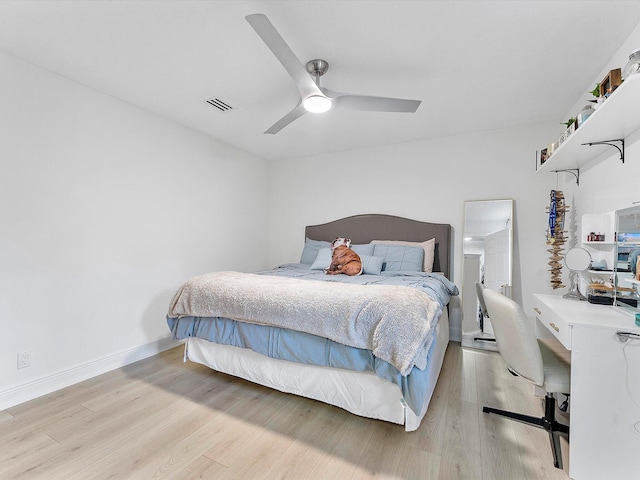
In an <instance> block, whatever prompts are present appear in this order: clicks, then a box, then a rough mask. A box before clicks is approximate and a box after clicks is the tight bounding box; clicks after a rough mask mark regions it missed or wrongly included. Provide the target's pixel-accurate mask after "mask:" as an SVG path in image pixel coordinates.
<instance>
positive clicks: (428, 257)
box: [371, 238, 436, 272]
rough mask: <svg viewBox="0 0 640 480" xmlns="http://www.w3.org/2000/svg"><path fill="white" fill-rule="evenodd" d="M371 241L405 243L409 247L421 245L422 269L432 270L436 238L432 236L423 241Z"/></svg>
mask: <svg viewBox="0 0 640 480" xmlns="http://www.w3.org/2000/svg"><path fill="white" fill-rule="evenodd" d="M371 243H388V244H390V245H406V246H411V247H422V249H423V250H424V259H423V260H422V271H423V272H432V271H433V260H434V258H435V249H436V239H435V238H432V239H431V240H427V241H425V242H405V241H404V240H371Z"/></svg>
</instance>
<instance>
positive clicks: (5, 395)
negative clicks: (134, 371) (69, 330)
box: [0, 337, 183, 411]
mask: <svg viewBox="0 0 640 480" xmlns="http://www.w3.org/2000/svg"><path fill="white" fill-rule="evenodd" d="M181 343H183V342H181V341H177V340H173V339H171V338H169V337H167V338H161V339H160V340H156V341H155V342H151V343H147V344H145V345H140V346H138V347H134V348H130V349H128V350H124V351H122V352H118V353H116V354H113V355H107V356H106V357H103V358H99V359H97V360H94V361H91V362H89V363H86V364H84V365H78V366H75V367H73V368H70V369H68V370H63V371H61V372H57V373H54V374H52V375H47V376H46V377H43V378H40V379H38V380H34V381H32V382H29V383H25V384H23V385H18V386H17V387H12V388H9V389H7V390H4V391H1V392H0V411H2V410H5V409H7V408H9V407H13V406H14V405H18V404H20V403H23V402H27V401H29V400H33V399H34V398H38V397H41V396H42V395H46V394H48V393H51V392H55V391H56V390H60V389H62V388H65V387H68V386H71V385H74V384H76V383H79V382H82V381H84V380H87V379H89V378H93V377H96V376H98V375H101V374H103V373H106V372H109V371H111V370H115V369H117V368H121V367H124V366H125V365H129V364H130V363H134V362H137V361H139V360H143V359H145V358H148V357H151V356H153V355H156V354H158V353H160V352H163V351H165V350H168V349H170V348H173V347H176V346H178V345H180V344H181Z"/></svg>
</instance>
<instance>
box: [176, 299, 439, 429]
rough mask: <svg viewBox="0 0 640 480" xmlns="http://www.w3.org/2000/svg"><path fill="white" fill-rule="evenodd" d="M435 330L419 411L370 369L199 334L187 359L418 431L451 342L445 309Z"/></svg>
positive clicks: (188, 349) (188, 346)
mask: <svg viewBox="0 0 640 480" xmlns="http://www.w3.org/2000/svg"><path fill="white" fill-rule="evenodd" d="M434 333H435V340H434V342H433V345H434V346H433V349H432V351H431V354H430V360H429V362H428V365H427V368H426V369H425V371H424V373H425V376H426V377H427V378H428V379H429V381H428V382H427V387H426V389H425V391H424V392H423V396H422V403H421V405H419V408H417V409H416V410H417V411H414V409H412V408H410V407H409V405H408V404H407V402H406V401H405V398H404V395H403V393H402V390H401V389H400V388H399V386H398V385H397V384H395V383H393V382H390V381H389V380H386V379H382V378H380V377H378V376H377V375H376V374H375V373H374V372H371V371H353V370H348V369H344V368H335V367H327V366H316V365H306V364H300V363H296V362H292V361H288V360H281V359H275V358H271V357H268V356H264V355H262V354H260V353H256V352H254V351H252V350H250V349H247V348H241V347H236V346H232V345H223V344H217V343H212V342H210V341H208V340H206V339H203V338H198V337H189V338H188V340H187V343H186V345H185V360H187V359H188V360H190V361H193V362H196V363H200V364H203V365H206V366H208V367H210V368H212V369H214V370H217V371H219V372H223V373H227V374H230V375H234V376H237V377H240V378H244V379H246V380H249V381H252V382H254V383H257V384H260V385H264V386H267V387H270V388H274V389H276V390H279V391H282V392H286V393H292V394H295V395H299V396H303V397H306V398H311V399H314V400H318V401H322V402H325V403H328V404H331V405H335V406H337V407H340V408H343V409H344V410H347V411H348V412H351V413H353V414H355V415H359V416H363V417H367V418H373V419H378V420H384V421H387V422H391V423H396V424H400V425H404V426H405V430H406V431H414V430H416V429H417V428H418V427H419V425H420V422H421V420H422V418H423V417H424V415H425V414H426V411H427V407H428V405H429V401H430V400H431V397H432V395H433V391H434V389H435V386H436V381H437V379H438V375H439V373H440V369H441V367H442V362H443V360H444V355H445V352H446V349H447V345H448V343H449V321H448V316H447V311H446V309H445V310H444V311H443V313H442V315H441V317H440V320H439V322H438V324H437V326H436V328H435V332H434Z"/></svg>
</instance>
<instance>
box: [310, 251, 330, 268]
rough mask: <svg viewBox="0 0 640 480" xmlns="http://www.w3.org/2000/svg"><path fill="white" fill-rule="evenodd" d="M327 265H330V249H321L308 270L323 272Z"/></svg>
mask: <svg viewBox="0 0 640 480" xmlns="http://www.w3.org/2000/svg"><path fill="white" fill-rule="evenodd" d="M329 265H331V248H321V249H320V250H318V255H317V256H316V259H315V260H314V262H313V263H312V264H311V266H310V267H309V270H324V269H325V268H329Z"/></svg>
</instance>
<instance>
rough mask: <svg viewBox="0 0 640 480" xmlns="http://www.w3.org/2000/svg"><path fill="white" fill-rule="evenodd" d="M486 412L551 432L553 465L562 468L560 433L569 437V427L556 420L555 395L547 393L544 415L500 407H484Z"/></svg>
mask: <svg viewBox="0 0 640 480" xmlns="http://www.w3.org/2000/svg"><path fill="white" fill-rule="evenodd" d="M482 411H483V412H484V413H494V414H496V415H500V416H502V417H506V418H510V419H511V420H516V421H518V422H522V423H526V424H527V425H533V426H534V427H538V428H542V429H543V430H546V431H547V433H548V434H549V440H550V441H551V452H552V453H553V465H554V467H556V468H560V469H561V468H562V452H561V450H560V436H559V434H560V433H563V434H566V435H567V438H569V427H568V426H567V425H564V424H562V423H558V422H557V421H556V399H555V398H554V396H553V395H551V394H549V393H548V394H547V395H546V396H545V397H544V417H532V416H530V415H522V414H521V413H514V412H508V411H506V410H500V409H498V408H491V407H482Z"/></svg>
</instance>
